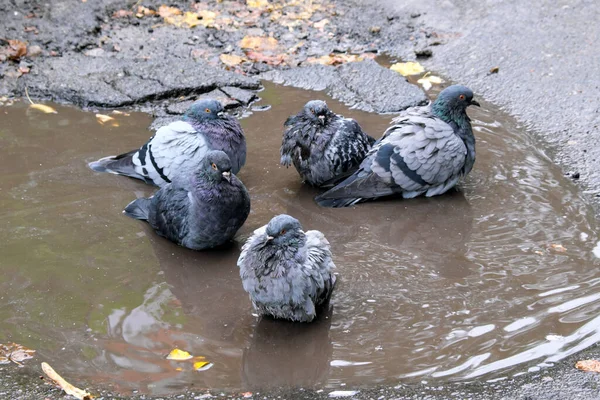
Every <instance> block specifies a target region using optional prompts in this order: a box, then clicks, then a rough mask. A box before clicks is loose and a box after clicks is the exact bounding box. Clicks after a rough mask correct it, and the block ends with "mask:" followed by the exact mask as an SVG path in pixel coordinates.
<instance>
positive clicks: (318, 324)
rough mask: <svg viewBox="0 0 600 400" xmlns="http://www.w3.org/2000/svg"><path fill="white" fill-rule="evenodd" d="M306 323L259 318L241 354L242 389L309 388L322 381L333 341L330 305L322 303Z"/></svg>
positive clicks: (327, 368) (324, 380) (326, 372)
mask: <svg viewBox="0 0 600 400" xmlns="http://www.w3.org/2000/svg"><path fill="white" fill-rule="evenodd" d="M325 308H326V309H325V310H322V311H321V312H320V313H319V315H318V317H317V319H315V320H314V321H313V322H311V323H310V324H307V323H293V322H288V321H280V320H274V319H271V318H261V319H260V321H259V322H258V324H256V327H255V328H254V332H253V334H252V339H251V341H250V345H249V346H248V347H247V348H246V349H244V355H243V358H242V382H243V387H244V388H245V389H250V390H257V389H265V388H274V387H303V388H311V387H314V386H315V385H316V384H322V383H325V382H326V378H327V375H328V372H329V362H330V359H331V355H332V353H333V345H332V343H331V338H330V337H329V329H330V328H331V316H332V313H333V307H332V306H331V305H326V306H325Z"/></svg>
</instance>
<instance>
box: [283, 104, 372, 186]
mask: <svg viewBox="0 0 600 400" xmlns="http://www.w3.org/2000/svg"><path fill="white" fill-rule="evenodd" d="M284 126H285V127H286V130H285V133H284V134H283V142H282V144H281V161H280V162H281V164H282V165H285V166H286V167H289V166H290V165H291V164H292V162H293V163H294V166H295V167H296V170H297V171H298V173H299V174H300V177H301V178H302V180H303V181H304V182H307V183H309V184H311V185H313V186H322V185H325V184H328V183H330V182H332V181H334V180H335V178H337V177H340V176H342V177H343V176H344V175H348V174H349V173H351V172H353V171H354V170H356V169H357V168H358V166H359V165H360V162H361V161H362V160H363V158H365V156H366V155H367V152H368V151H369V150H370V149H371V145H372V144H373V143H374V142H375V139H373V138H372V137H370V136H368V135H367V134H366V133H364V132H363V131H362V129H361V128H360V126H359V125H358V123H357V122H356V121H355V120H353V119H350V118H344V117H343V116H341V115H338V114H334V113H333V112H332V111H331V110H330V109H329V108H328V107H327V104H326V103H325V102H324V101H321V100H312V101H309V102H308V103H306V105H305V106H304V108H303V109H302V111H300V112H299V113H298V114H297V115H293V116H291V117H289V118H288V119H287V120H286V121H285V124H284Z"/></svg>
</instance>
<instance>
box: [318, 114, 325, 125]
mask: <svg viewBox="0 0 600 400" xmlns="http://www.w3.org/2000/svg"><path fill="white" fill-rule="evenodd" d="M317 118H319V122H320V123H321V125H325V116H324V115H319V116H318V117H317Z"/></svg>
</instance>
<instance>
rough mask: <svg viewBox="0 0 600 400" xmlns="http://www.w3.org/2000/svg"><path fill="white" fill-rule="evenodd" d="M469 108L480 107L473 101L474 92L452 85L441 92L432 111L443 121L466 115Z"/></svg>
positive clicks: (464, 87)
mask: <svg viewBox="0 0 600 400" xmlns="http://www.w3.org/2000/svg"><path fill="white" fill-rule="evenodd" d="M469 106H478V107H479V103H478V102H477V101H475V100H473V91H471V89H469V88H468V87H466V86H462V85H452V86H449V87H447V88H446V89H444V90H442V91H441V92H440V94H439V95H438V97H437V99H435V101H434V102H433V105H432V109H433V112H434V113H435V114H436V115H437V116H438V117H440V118H442V119H445V118H450V119H454V117H456V116H460V115H463V114H465V110H466V109H467V107H469Z"/></svg>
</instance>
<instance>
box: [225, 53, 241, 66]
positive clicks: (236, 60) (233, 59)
mask: <svg viewBox="0 0 600 400" xmlns="http://www.w3.org/2000/svg"><path fill="white" fill-rule="evenodd" d="M219 60H221V62H222V63H223V64H225V65H227V66H228V67H235V66H236V65H239V64H241V63H242V62H243V61H244V57H240V56H236V55H235V54H221V55H220V56H219Z"/></svg>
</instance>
